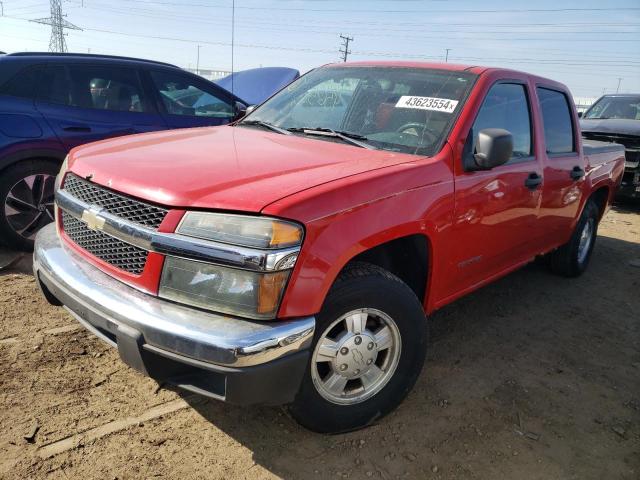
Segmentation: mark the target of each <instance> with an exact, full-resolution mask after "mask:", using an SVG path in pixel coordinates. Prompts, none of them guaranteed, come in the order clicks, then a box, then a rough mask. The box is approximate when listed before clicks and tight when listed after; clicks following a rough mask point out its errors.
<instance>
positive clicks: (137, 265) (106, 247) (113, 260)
mask: <svg viewBox="0 0 640 480" xmlns="http://www.w3.org/2000/svg"><path fill="white" fill-rule="evenodd" d="M65 185H66V182H65ZM60 213H61V215H62V228H63V229H64V232H65V233H66V234H67V236H68V237H69V238H70V239H71V240H73V241H74V242H75V243H76V244H78V245H79V246H80V247H81V248H83V249H84V250H86V251H87V252H89V253H90V254H91V255H94V256H95V257H98V258H99V259H101V260H104V261H105V262H107V263H108V264H110V265H113V266H114V267H116V268H119V269H121V270H124V271H126V272H129V273H133V274H135V275H140V274H141V273H142V271H143V270H144V266H145V263H147V255H148V252H147V251H146V250H142V249H141V248H138V247H134V246H133V245H129V244H128V243H125V242H123V241H121V240H118V239H117V238H113V237H111V236H109V235H107V234H105V233H102V232H98V231H95V230H91V229H90V228H89V227H87V225H86V224H85V223H84V222H82V221H81V220H78V219H77V218H75V217H74V216H72V215H70V214H69V213H67V212H64V211H60Z"/></svg>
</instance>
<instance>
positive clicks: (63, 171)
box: [53, 155, 69, 192]
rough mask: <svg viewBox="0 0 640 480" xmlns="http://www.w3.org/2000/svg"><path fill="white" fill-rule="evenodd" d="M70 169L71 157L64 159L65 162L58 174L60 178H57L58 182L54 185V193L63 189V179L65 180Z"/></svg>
mask: <svg viewBox="0 0 640 480" xmlns="http://www.w3.org/2000/svg"><path fill="white" fill-rule="evenodd" d="M68 168H69V156H68V155H67V156H66V157H64V162H62V166H61V167H60V171H59V172H58V176H57V177H56V181H55V183H54V184H53V185H54V191H56V192H57V191H58V190H60V187H62V179H63V178H64V174H65V173H67V169H68Z"/></svg>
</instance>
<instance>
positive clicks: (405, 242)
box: [334, 233, 431, 305]
mask: <svg viewBox="0 0 640 480" xmlns="http://www.w3.org/2000/svg"><path fill="white" fill-rule="evenodd" d="M430 250H431V243H430V242H429V238H428V237H427V236H426V235H424V234H419V233H415V234H410V235H405V236H401V237H398V238H394V239H392V240H388V241H385V242H382V243H379V244H377V245H375V246H372V247H369V248H367V249H366V250H363V251H361V252H360V253H358V254H356V255H354V256H352V257H351V258H350V259H349V260H348V261H347V262H346V263H345V264H344V265H343V266H342V268H341V269H340V271H339V272H338V276H339V275H340V274H341V273H342V272H343V271H344V270H345V269H347V268H349V267H350V266H351V265H353V264H354V263H355V262H364V263H369V264H372V265H376V266H378V267H380V268H383V269H384V270H386V271H388V272H390V273H392V274H394V275H395V276H396V277H398V278H399V279H400V280H402V281H403V282H404V283H406V284H407V285H408V286H409V288H411V290H413V292H414V293H415V294H416V297H417V298H418V300H419V301H420V303H421V304H422V305H425V303H426V302H425V300H426V298H427V288H428V284H429V281H428V280H429V273H430V263H431V262H430V261H429V259H430V258H431V254H430ZM336 278H337V276H336ZM334 282H335V279H334Z"/></svg>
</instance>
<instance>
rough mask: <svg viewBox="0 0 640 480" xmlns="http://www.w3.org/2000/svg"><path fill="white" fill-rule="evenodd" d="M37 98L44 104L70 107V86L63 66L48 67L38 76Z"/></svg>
mask: <svg viewBox="0 0 640 480" xmlns="http://www.w3.org/2000/svg"><path fill="white" fill-rule="evenodd" d="M37 98H38V99H39V100H42V101H44V102H49V103H56V104H59V105H71V85H70V84H69V78H68V76H67V69H66V67H64V66H63V65H50V66H48V67H47V68H46V69H45V70H44V71H43V72H42V75H40V80H39V81H38V91H37Z"/></svg>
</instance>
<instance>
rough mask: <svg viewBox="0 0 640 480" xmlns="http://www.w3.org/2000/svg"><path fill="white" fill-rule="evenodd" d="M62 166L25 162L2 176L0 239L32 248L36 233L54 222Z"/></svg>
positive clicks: (0, 190)
mask: <svg viewBox="0 0 640 480" xmlns="http://www.w3.org/2000/svg"><path fill="white" fill-rule="evenodd" d="M59 169H60V166H59V165H58V164H56V163H53V162H50V161H46V160H26V161H22V162H20V163H17V164H15V165H13V166H11V167H9V168H7V169H6V170H4V171H3V172H2V176H1V177H0V239H2V242H3V243H5V244H6V245H7V246H9V247H13V248H18V249H21V250H31V249H33V241H34V238H35V235H36V233H38V230H40V229H41V228H42V227H44V226H45V225H46V224H48V223H50V222H52V221H53V219H54V213H53V203H54V184H55V178H56V175H57V174H58V170H59Z"/></svg>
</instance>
